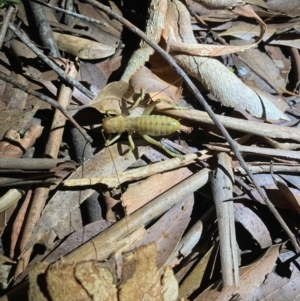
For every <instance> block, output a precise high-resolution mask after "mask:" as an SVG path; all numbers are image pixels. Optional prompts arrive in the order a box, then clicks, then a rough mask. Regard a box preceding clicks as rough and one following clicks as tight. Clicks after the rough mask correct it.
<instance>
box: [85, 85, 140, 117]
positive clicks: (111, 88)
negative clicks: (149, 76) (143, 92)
mask: <svg viewBox="0 0 300 301" xmlns="http://www.w3.org/2000/svg"><path fill="white" fill-rule="evenodd" d="M133 94H134V91H133V88H132V87H131V86H130V84H129V83H127V82H124V81H118V82H113V83H110V84H108V85H107V86H106V87H105V88H104V89H103V90H102V91H101V92H100V93H99V94H98V95H97V96H96V97H95V98H94V99H93V100H92V101H91V103H90V106H91V107H93V108H95V109H96V110H98V111H99V112H100V113H102V114H115V115H121V113H122V99H123V98H126V99H128V98H131V97H132V95H133Z"/></svg>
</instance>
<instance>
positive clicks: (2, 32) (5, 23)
mask: <svg viewBox="0 0 300 301" xmlns="http://www.w3.org/2000/svg"><path fill="white" fill-rule="evenodd" d="M14 10H15V8H14V7H13V6H10V7H9V8H8V10H7V12H6V14H5V15H4V17H3V21H2V25H1V30H0V49H1V48H2V45H3V41H4V38H5V35H6V32H7V27H8V23H9V21H10V18H11V16H12V14H13V12H14Z"/></svg>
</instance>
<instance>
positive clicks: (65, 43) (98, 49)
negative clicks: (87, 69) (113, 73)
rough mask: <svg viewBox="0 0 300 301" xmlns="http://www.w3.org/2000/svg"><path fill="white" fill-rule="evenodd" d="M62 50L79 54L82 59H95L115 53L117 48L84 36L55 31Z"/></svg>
mask: <svg viewBox="0 0 300 301" xmlns="http://www.w3.org/2000/svg"><path fill="white" fill-rule="evenodd" d="M53 36H54V39H55V41H56V43H57V46H58V48H59V49H60V50H63V51H65V52H68V53H70V54H73V55H75V56H78V57H79V58H81V59H88V60H95V59H101V58H105V57H108V56H110V55H112V54H114V53H115V50H116V48H114V47H111V46H107V45H105V44H101V43H99V42H94V41H91V40H87V39H84V38H79V37H75V36H71V35H66V34H61V33H57V32H53Z"/></svg>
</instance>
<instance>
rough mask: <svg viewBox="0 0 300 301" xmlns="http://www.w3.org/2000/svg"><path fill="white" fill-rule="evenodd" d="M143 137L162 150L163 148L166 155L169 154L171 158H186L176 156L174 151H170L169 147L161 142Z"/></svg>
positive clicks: (146, 136)
mask: <svg viewBox="0 0 300 301" xmlns="http://www.w3.org/2000/svg"><path fill="white" fill-rule="evenodd" d="M142 137H143V138H144V139H145V140H146V141H148V142H149V143H152V144H154V145H156V146H158V147H160V148H162V149H163V150H164V151H165V152H166V153H168V154H169V155H170V156H172V157H175V158H181V159H182V158H183V157H184V156H182V155H179V154H176V153H174V152H172V151H170V150H169V149H168V148H167V147H165V146H164V145H163V144H162V143H161V142H158V141H156V140H155V139H153V138H151V137H150V136H148V135H142Z"/></svg>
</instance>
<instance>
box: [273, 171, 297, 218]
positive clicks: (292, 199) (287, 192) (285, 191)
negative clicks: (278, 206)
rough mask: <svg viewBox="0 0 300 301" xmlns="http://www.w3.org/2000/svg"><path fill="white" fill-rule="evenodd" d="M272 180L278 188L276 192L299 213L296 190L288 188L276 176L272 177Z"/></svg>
mask: <svg viewBox="0 0 300 301" xmlns="http://www.w3.org/2000/svg"><path fill="white" fill-rule="evenodd" d="M273 180H274V182H275V184H276V186H277V187H278V190H279V191H278V192H279V193H280V194H281V195H282V197H283V198H285V199H286V200H287V201H288V202H289V204H290V205H291V206H292V207H293V209H294V210H295V211H296V212H298V213H300V192H299V190H298V189H292V188H289V187H288V186H287V185H286V183H285V182H284V181H283V180H282V179H281V178H280V177H277V176H273Z"/></svg>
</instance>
